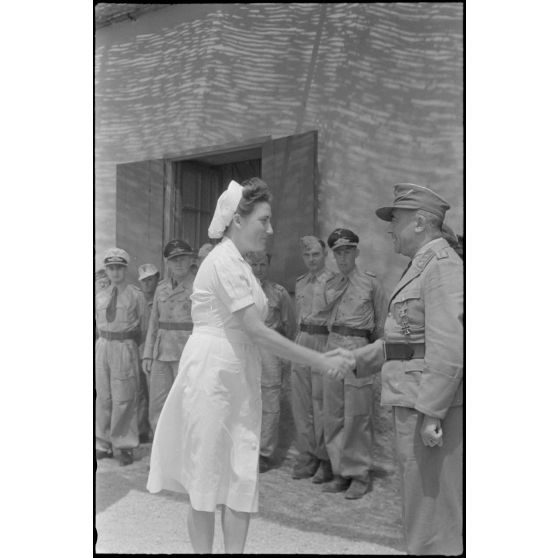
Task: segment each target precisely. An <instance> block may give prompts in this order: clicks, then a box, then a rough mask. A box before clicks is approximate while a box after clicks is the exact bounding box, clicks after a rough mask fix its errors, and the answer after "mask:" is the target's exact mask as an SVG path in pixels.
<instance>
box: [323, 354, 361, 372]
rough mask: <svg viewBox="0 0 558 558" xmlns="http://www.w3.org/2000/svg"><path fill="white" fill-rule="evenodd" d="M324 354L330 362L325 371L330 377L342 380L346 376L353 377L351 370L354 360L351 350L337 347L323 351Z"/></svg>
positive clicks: (352, 369)
mask: <svg viewBox="0 0 558 558" xmlns="http://www.w3.org/2000/svg"><path fill="white" fill-rule="evenodd" d="M324 356H325V357H326V358H327V359H328V361H329V363H330V368H329V369H328V370H327V372H326V373H327V374H328V375H329V376H330V377H332V378H335V379H336V380H342V379H343V378H347V377H353V378H354V372H353V371H354V368H355V364H356V362H355V357H354V356H353V353H352V352H351V351H348V350H347V349H342V348H337V349H334V350H333V351H329V352H327V353H325V355H324Z"/></svg>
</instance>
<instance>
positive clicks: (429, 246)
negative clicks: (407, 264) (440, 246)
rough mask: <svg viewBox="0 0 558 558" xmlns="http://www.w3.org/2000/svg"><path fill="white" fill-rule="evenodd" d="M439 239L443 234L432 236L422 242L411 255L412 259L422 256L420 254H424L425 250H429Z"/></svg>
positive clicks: (441, 238)
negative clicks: (430, 238) (424, 242)
mask: <svg viewBox="0 0 558 558" xmlns="http://www.w3.org/2000/svg"><path fill="white" fill-rule="evenodd" d="M440 240H444V237H443V236H439V237H438V238H434V239H432V240H429V241H428V242H427V243H426V244H423V245H422V246H421V247H420V248H419V249H418V250H417V252H416V254H415V255H414V256H413V260H414V259H416V258H417V257H419V256H422V254H424V253H425V252H427V251H428V250H430V249H431V248H434V246H435V245H436V244H437V243H438V242H439V241H440Z"/></svg>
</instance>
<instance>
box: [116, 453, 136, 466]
mask: <svg viewBox="0 0 558 558" xmlns="http://www.w3.org/2000/svg"><path fill="white" fill-rule="evenodd" d="M118 462H119V463H120V466H121V467H125V466H126V465H131V464H132V463H133V462H134V454H133V452H132V450H131V449H123V450H120V457H119V458H118Z"/></svg>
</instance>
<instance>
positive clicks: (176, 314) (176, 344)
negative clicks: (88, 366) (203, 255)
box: [142, 240, 196, 432]
mask: <svg viewBox="0 0 558 558" xmlns="http://www.w3.org/2000/svg"><path fill="white" fill-rule="evenodd" d="M163 256H164V257H165V259H166V262H167V267H168V270H169V274H170V277H169V278H168V279H165V280H164V281H161V283H160V284H159V286H158V287H157V289H156V291H155V296H154V298H153V308H152V310H151V316H150V318H149V325H148V328H147V337H146V339H145V348H144V350H143V359H142V368H143V371H144V372H145V373H146V374H147V375H148V376H149V377H150V383H149V422H150V424H151V428H152V429H153V432H155V429H156V428H157V421H158V420H159V415H160V414H161V411H162V409H163V405H164V404H165V401H166V399H167V395H168V394H169V391H170V389H171V387H172V384H173V383H174V380H175V378H176V375H177V373H178V363H179V361H180V357H181V355H182V349H184V345H185V344H186V341H188V338H189V337H190V334H191V333H192V329H193V324H192V316H191V309H192V303H191V301H190V295H191V294H192V284H193V282H194V277H195V271H193V270H192V268H191V265H192V263H193V262H194V259H195V256H196V253H195V252H194V251H193V250H192V248H191V247H190V245H189V244H188V243H187V242H185V241H183V240H171V241H170V242H168V243H167V245H166V246H165V249H164V251H163Z"/></svg>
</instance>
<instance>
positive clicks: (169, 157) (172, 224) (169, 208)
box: [163, 135, 271, 246]
mask: <svg viewBox="0 0 558 558" xmlns="http://www.w3.org/2000/svg"><path fill="white" fill-rule="evenodd" d="M270 140H271V136H270V135H269V136H258V137H255V138H248V139H245V140H238V141H233V142H228V143H223V144H218V145H212V146H205V147H195V148H193V149H189V150H186V151H182V152H180V153H166V154H164V155H163V160H164V166H165V185H164V200H163V246H166V244H167V242H169V240H171V239H172V238H174V237H175V231H176V224H177V223H178V222H179V220H180V219H181V215H182V199H181V192H180V188H178V187H177V184H176V166H177V164H179V163H181V162H183V161H188V160H192V159H200V158H202V157H206V156H209V155H225V154H227V153H234V152H235V151H244V150H246V149H257V148H260V149H261V148H262V147H263V145H264V144H265V143H267V142H268V141H270Z"/></svg>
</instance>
